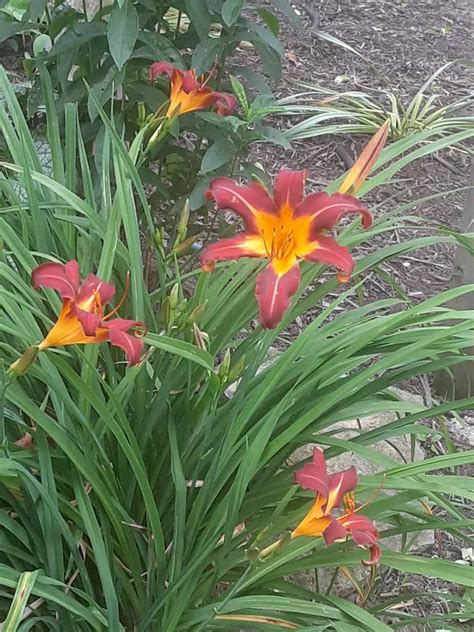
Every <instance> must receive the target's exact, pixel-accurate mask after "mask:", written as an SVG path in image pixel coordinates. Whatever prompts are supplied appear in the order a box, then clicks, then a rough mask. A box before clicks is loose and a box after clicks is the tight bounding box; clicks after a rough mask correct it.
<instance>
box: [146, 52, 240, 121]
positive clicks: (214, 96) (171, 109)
mask: <svg viewBox="0 0 474 632" xmlns="http://www.w3.org/2000/svg"><path fill="white" fill-rule="evenodd" d="M160 75H167V76H168V77H169V80H170V100H169V104H168V108H167V110H166V114H165V116H166V118H168V119H170V118H173V117H175V116H179V115H180V114H186V113H187V112H195V111H196V110H204V109H206V108H208V107H214V109H215V110H216V112H217V114H221V115H227V114H232V113H233V112H234V110H235V108H236V106H237V101H236V99H235V97H233V96H232V95H231V94H226V93H225V92H217V91H215V90H212V89H211V88H209V87H207V81H208V80H209V78H210V76H209V77H208V79H206V80H203V79H201V80H198V78H197V77H196V72H195V71H194V70H181V69H179V68H176V67H175V66H173V64H170V63H169V62H166V61H159V62H156V63H155V64H152V65H151V66H150V79H151V80H152V81H154V80H155V79H156V78H157V77H159V76H160Z"/></svg>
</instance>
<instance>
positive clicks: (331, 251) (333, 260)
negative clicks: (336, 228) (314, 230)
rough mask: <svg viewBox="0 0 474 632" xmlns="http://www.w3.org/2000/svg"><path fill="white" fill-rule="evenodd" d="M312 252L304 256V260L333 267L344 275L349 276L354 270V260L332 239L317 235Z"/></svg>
mask: <svg viewBox="0 0 474 632" xmlns="http://www.w3.org/2000/svg"><path fill="white" fill-rule="evenodd" d="M314 243H315V244H316V246H315V248H314V250H313V251H311V252H310V253H309V254H307V255H304V258H305V259H306V260H308V261H313V262H314V263H324V264H325V265H329V266H331V265H332V266H335V267H336V268H337V269H338V270H341V271H342V272H343V273H344V274H345V275H347V276H350V275H351V274H352V271H353V270H354V266H355V263H354V260H353V258H352V256H351V253H350V252H349V250H348V249H347V248H346V247H345V246H341V245H340V244H338V243H337V241H336V240H335V239H332V237H323V236H322V235H318V238H317V241H316V242H314Z"/></svg>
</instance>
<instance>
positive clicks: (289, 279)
mask: <svg viewBox="0 0 474 632" xmlns="http://www.w3.org/2000/svg"><path fill="white" fill-rule="evenodd" d="M305 178H306V172H305V171H287V170H283V171H280V173H279V174H278V176H277V178H276V181H275V185H274V190H273V196H270V195H269V193H268V192H267V191H266V189H265V188H264V187H263V186H262V185H261V184H259V183H252V184H250V185H248V186H245V187H240V186H238V185H237V184H236V183H235V182H234V181H233V180H231V179H230V178H224V177H221V178H216V179H215V180H213V181H212V182H211V185H210V190H209V193H208V195H209V196H210V197H212V198H214V200H215V202H216V205H217V208H219V209H231V210H233V211H235V212H236V213H238V214H239V215H240V216H241V218H242V219H243V221H244V224H245V231H244V232H241V233H238V234H237V235H236V236H235V237H231V238H230V239H223V240H222V241H219V242H217V243H215V244H211V245H210V246H208V247H207V248H206V249H205V251H204V252H203V254H202V255H201V263H202V265H203V269H204V270H206V269H209V267H210V265H211V262H214V261H219V260H224V259H239V258H240V257H262V258H268V259H269V260H270V263H269V265H268V266H267V267H266V268H265V270H264V271H263V272H262V273H261V274H259V275H258V276H257V287H256V297H257V301H258V304H259V307H260V319H261V322H262V325H263V326H264V327H267V328H272V327H275V326H276V325H277V324H278V323H279V322H280V321H281V319H282V317H283V314H284V313H285V311H286V310H287V309H288V306H289V299H290V297H291V296H293V294H294V293H295V292H296V290H297V289H298V286H299V283H300V269H299V265H298V260H299V259H306V260H307V261H312V262H315V263H323V264H326V265H333V266H335V267H336V268H337V269H338V270H339V271H340V273H339V275H338V276H339V279H340V280H341V281H347V280H348V279H349V277H350V275H351V273H352V271H353V269H354V265H355V264H354V261H353V259H352V257H351V254H350V252H349V250H348V249H347V248H346V247H344V246H341V245H340V244H338V243H337V242H336V241H335V240H334V239H333V238H332V237H329V236H328V235H327V234H326V233H327V231H330V230H332V229H333V228H334V226H335V225H336V223H337V222H338V221H339V219H340V218H341V217H343V216H344V215H348V214H354V213H355V214H360V215H361V216H362V225H363V226H364V228H369V226H370V225H371V223H372V216H371V214H370V213H369V212H368V211H366V210H365V209H364V208H363V206H362V205H361V203H360V202H359V201H358V200H357V199H356V198H355V197H353V196H351V195H345V194H342V193H334V194H333V195H328V194H327V193H322V192H319V193H311V194H310V195H308V196H306V197H304V184H305Z"/></svg>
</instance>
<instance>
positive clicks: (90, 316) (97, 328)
mask: <svg viewBox="0 0 474 632" xmlns="http://www.w3.org/2000/svg"><path fill="white" fill-rule="evenodd" d="M31 276H32V284H33V287H34V288H35V289H36V288H39V287H47V288H51V289H53V290H56V291H57V292H58V293H59V295H60V296H61V298H62V299H63V305H62V309H61V312H60V314H59V316H58V320H57V321H56V324H55V325H54V326H53V328H52V329H51V330H50V331H49V333H48V335H47V336H46V338H45V339H44V340H43V341H42V342H41V343H39V344H38V345H36V346H35V347H32V348H31V349H36V350H38V351H44V350H45V349H48V348H50V347H64V346H67V345H76V344H83V345H85V344H94V343H99V342H104V341H108V342H110V343H111V344H112V345H115V346H117V347H120V348H121V349H123V350H124V351H125V354H126V355H127V359H128V363H129V364H130V365H133V364H137V363H138V362H139V361H140V358H141V356H142V354H143V340H142V339H141V336H142V335H143V327H144V326H143V324H142V323H140V322H138V321H135V320H126V319H124V318H113V319H111V317H112V316H113V315H114V314H115V313H116V312H117V310H118V308H119V307H120V304H119V305H118V306H117V307H116V308H115V309H113V310H112V311H110V312H109V313H108V314H105V312H104V307H105V306H106V305H107V304H108V303H109V302H110V301H111V300H112V298H113V296H114V294H115V286H114V285H112V284H111V283H106V282H105V281H102V280H101V279H98V278H97V277H96V276H95V275H94V274H89V275H88V276H87V278H86V279H85V280H84V281H83V282H82V283H81V279H80V276H79V264H78V263H77V261H68V262H67V263H66V264H62V263H44V264H43V265H40V266H38V267H37V268H35V269H34V270H33V272H32V275H31ZM121 302H122V301H121ZM129 332H132V333H129ZM30 351H31V350H27V351H26V352H25V354H24V356H25V355H27V354H29V353H30ZM22 357H23V356H22ZM20 369H22V364H21V358H20V359H19V360H17V361H16V362H15V363H13V365H12V366H11V367H10V372H11V373H13V374H21V373H22V372H24V371H22V370H20Z"/></svg>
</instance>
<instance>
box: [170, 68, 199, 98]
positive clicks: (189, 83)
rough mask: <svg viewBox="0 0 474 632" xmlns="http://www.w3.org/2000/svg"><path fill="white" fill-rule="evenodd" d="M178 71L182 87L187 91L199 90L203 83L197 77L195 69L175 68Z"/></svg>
mask: <svg viewBox="0 0 474 632" xmlns="http://www.w3.org/2000/svg"><path fill="white" fill-rule="evenodd" d="M175 72H176V73H179V74H180V75H181V80H182V82H183V83H182V87H183V90H184V91H185V92H191V91H192V90H199V89H200V88H201V87H202V84H201V83H199V81H198V80H197V79H196V73H195V72H194V70H178V69H176V70H175Z"/></svg>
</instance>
